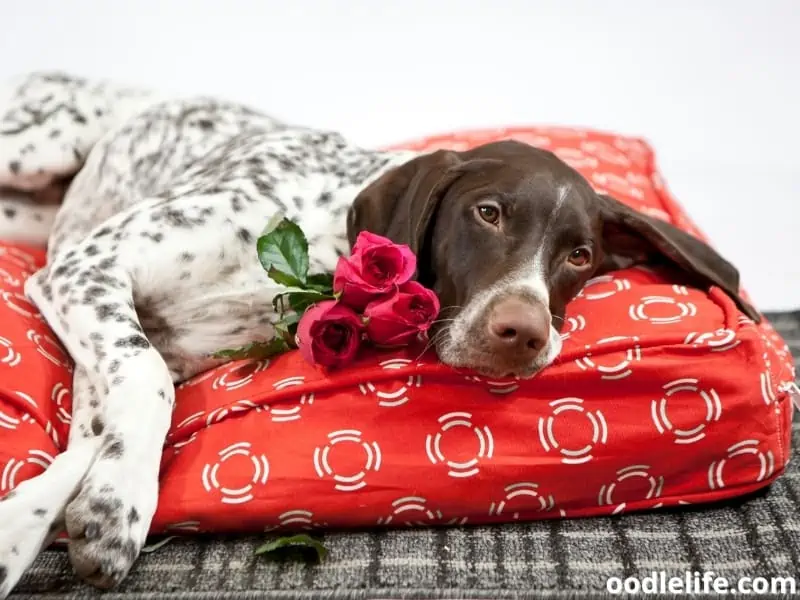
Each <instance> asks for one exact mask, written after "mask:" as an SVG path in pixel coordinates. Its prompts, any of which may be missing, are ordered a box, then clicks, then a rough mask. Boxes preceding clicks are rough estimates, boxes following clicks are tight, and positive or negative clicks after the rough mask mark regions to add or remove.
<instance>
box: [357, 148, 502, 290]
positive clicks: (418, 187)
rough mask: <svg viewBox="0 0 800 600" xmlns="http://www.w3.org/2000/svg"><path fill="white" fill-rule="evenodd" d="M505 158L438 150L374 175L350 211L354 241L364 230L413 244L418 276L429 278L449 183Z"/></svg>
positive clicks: (402, 242)
mask: <svg viewBox="0 0 800 600" xmlns="http://www.w3.org/2000/svg"><path fill="white" fill-rule="evenodd" d="M499 164H502V163H501V161H500V160H497V159H492V158H473V159H469V160H466V159H464V158H462V155H460V154H459V153H458V152H454V151H451V150H437V151H435V152H432V153H430V154H424V155H422V156H418V157H416V158H413V159H411V160H409V161H408V162H406V163H403V164H402V165H400V166H399V167H396V168H395V169H392V170H390V171H388V172H386V173H384V174H383V175H381V176H380V177H379V178H378V179H376V180H375V181H373V182H372V183H371V184H370V185H368V186H367V187H366V188H364V190H363V191H362V192H361V193H360V194H359V195H358V196H357V197H356V199H355V201H354V202H353V205H352V206H351V207H350V212H349V213H348V215H347V239H348V241H349V243H350V246H351V247H352V246H353V244H354V243H355V241H356V238H357V237H358V234H359V233H360V232H362V231H369V232H370V233H374V234H377V235H382V236H384V237H387V238H389V239H390V240H392V241H393V242H395V243H397V244H407V245H408V246H409V247H410V248H411V250H412V252H414V254H416V255H417V258H418V260H417V265H418V269H419V272H418V276H419V277H420V278H421V279H424V280H427V278H429V277H433V274H432V273H429V272H428V270H429V268H430V259H431V256H430V249H429V247H428V246H429V241H430V237H431V235H432V231H433V225H434V223H435V221H436V212H437V210H438V208H439V204H440V203H441V201H442V198H443V197H444V196H445V195H446V194H447V191H448V188H449V187H450V186H451V185H452V184H453V182H455V181H456V180H457V179H458V178H459V177H461V176H462V175H463V174H465V173H467V172H474V171H480V170H482V169H483V168H486V167H491V166H497V165H499Z"/></svg>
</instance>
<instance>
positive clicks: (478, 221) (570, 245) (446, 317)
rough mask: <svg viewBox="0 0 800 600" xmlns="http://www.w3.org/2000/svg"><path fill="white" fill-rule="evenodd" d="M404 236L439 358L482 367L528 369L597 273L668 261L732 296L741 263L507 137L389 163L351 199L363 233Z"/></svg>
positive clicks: (555, 344)
mask: <svg viewBox="0 0 800 600" xmlns="http://www.w3.org/2000/svg"><path fill="white" fill-rule="evenodd" d="M363 230H368V231H371V232H373V233H376V234H379V235H383V236H386V237H388V238H390V239H391V240H393V241H394V242H396V243H403V244H408V245H409V246H410V247H411V249H412V250H413V251H414V252H415V253H416V254H417V257H418V269H417V279H418V280H419V281H420V282H421V283H423V284H424V285H426V286H428V287H431V288H432V289H433V290H435V291H436V293H437V294H438V295H439V298H440V300H441V304H442V311H441V314H440V319H439V321H438V322H437V326H436V327H435V328H434V330H433V332H432V334H433V335H434V336H435V340H436V350H437V352H438V355H439V358H440V359H441V360H442V361H443V362H445V363H447V364H449V365H451V366H457V367H467V368H471V369H475V370H477V371H479V372H482V373H484V374H487V375H494V376H502V375H510V374H513V375H518V376H530V375H532V374H534V373H536V372H537V371H539V370H541V369H542V368H543V367H545V366H547V365H548V364H550V363H551V362H552V361H553V360H554V359H555V357H556V356H557V355H558V353H559V352H560V350H561V337H560V335H559V331H560V329H561V325H562V324H563V317H564V311H565V307H566V305H567V303H568V302H569V301H570V300H571V299H572V298H573V297H574V296H575V294H577V293H578V291H580V289H581V288H582V287H583V285H584V284H585V283H586V281H587V280H588V279H589V278H591V277H593V276H595V275H598V274H600V273H602V272H605V271H610V270H613V269H616V268H621V267H624V266H629V265H631V264H634V263H638V262H649V261H653V260H654V259H659V258H660V259H667V260H668V261H669V262H671V263H672V264H673V265H675V266H677V267H679V268H681V269H682V270H683V271H685V272H686V274H687V275H688V276H690V278H691V283H693V284H695V285H698V286H701V287H708V286H709V285H716V286H719V287H720V288H722V289H723V290H725V291H726V292H727V293H728V294H730V296H731V297H732V298H733V299H734V300H735V301H736V303H737V304H738V305H739V307H740V308H741V309H742V310H743V311H744V312H745V313H746V314H747V315H748V316H750V317H751V318H754V319H758V314H757V313H756V312H755V311H754V310H753V308H752V307H750V306H749V305H748V304H747V303H746V302H744V301H743V300H742V299H741V298H740V297H739V294H738V288H739V273H738V271H737V270H736V268H734V267H733V266H732V265H731V264H730V263H728V262H727V261H726V260H725V259H724V258H722V257H721V256H720V255H719V254H717V253H716V252H715V251H714V250H713V249H711V248H710V247H709V246H707V245H706V244H704V243H703V242H701V241H699V240H698V239H696V238H694V237H692V236H691V235H689V234H686V233H685V232H683V231H681V230H679V229H677V228H675V227H673V226H671V225H669V224H668V223H665V222H662V221H659V220H656V219H652V218H650V217H648V216H646V215H643V214H640V213H638V212H636V211H634V210H632V209H630V208H628V207H627V206H625V205H624V204H622V203H620V202H618V201H616V200H614V199H613V198H610V197H608V196H603V195H599V194H597V193H595V192H594V190H593V189H592V188H591V186H590V185H589V184H588V183H587V181H586V180H585V179H584V178H583V177H582V176H581V175H580V174H579V173H578V172H577V171H575V170H574V169H572V168H570V167H569V166H568V165H567V164H565V163H564V162H563V161H561V160H560V159H558V158H557V157H556V156H555V155H554V154H552V153H550V152H547V151H544V150H540V149H537V148H534V147H532V146H529V145H527V144H523V143H520V142H515V141H501V142H494V143H490V144H486V145H483V146H479V147H477V148H474V149H472V150H468V151H466V152H452V151H447V150H439V151H437V152H433V153H431V154H427V155H423V156H420V157H417V158H414V159H412V160H410V161H408V162H407V163H405V164H403V165H401V166H399V167H397V168H395V169H394V170H392V171H389V172H387V173H386V174H384V175H383V176H381V177H380V178H378V179H377V180H376V181H374V182H373V183H372V184H371V185H369V186H368V187H367V188H365V189H364V190H363V191H362V192H361V193H360V194H359V196H358V197H357V198H356V200H355V202H354V204H353V206H352V208H351V211H350V214H349V216H348V237H349V240H350V244H351V245H352V244H353V242H354V241H355V238H356V236H357V235H358V233H359V232H360V231H363Z"/></svg>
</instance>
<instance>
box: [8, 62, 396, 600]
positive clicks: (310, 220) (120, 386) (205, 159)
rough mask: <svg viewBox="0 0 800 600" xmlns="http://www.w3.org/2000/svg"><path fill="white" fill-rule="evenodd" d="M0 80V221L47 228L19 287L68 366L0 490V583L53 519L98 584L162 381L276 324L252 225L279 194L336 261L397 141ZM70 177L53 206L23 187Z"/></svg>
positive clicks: (143, 469) (228, 111)
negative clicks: (362, 198)
mask: <svg viewBox="0 0 800 600" xmlns="http://www.w3.org/2000/svg"><path fill="white" fill-rule="evenodd" d="M3 97H4V98H5V102H6V105H5V107H4V106H3V105H0V115H3V114H4V116H3V117H2V118H0V185H2V186H4V187H6V188H9V189H14V190H17V191H15V192H14V194H16V196H13V195H8V196H2V195H0V212H3V211H4V210H5V209H6V208H16V211H15V212H14V214H13V215H11V216H10V217H8V220H7V221H6V222H3V221H0V238H9V237H10V238H12V239H14V238H15V235H16V239H26V240H27V241H31V238H36V235H35V233H36V232H38V234H39V236H40V239H39V241H40V242H44V241H45V239H44V236H45V234H46V232H47V231H48V230H49V235H48V236H47V241H48V260H47V265H46V266H45V267H44V268H43V269H41V270H40V271H39V272H37V273H36V274H35V275H34V276H32V277H31V278H30V279H29V280H28V282H27V285H26V293H27V294H28V296H29V297H30V298H31V300H32V301H33V302H34V303H35V304H36V305H37V306H38V307H39V309H40V310H41V312H42V314H43V316H44V317H45V319H46V320H47V322H48V324H49V325H50V326H51V327H52V328H53V330H54V331H55V333H56V334H57V335H58V337H59V338H60V340H61V341H62V342H63V344H64V345H65V347H66V348H67V350H68V351H69V353H70V355H71V356H72V358H73V359H74V361H75V370H74V382H73V383H74V390H73V396H74V405H73V415H72V427H71V430H70V436H69V441H68V446H67V449H66V451H65V452H64V453H63V454H61V455H60V456H59V457H58V458H57V459H56V463H54V465H53V466H52V467H50V468H49V469H48V470H47V471H46V472H45V473H43V474H42V475H40V476H38V477H36V478H33V479H31V480H28V481H26V482H24V483H22V484H21V485H20V486H19V487H18V488H17V490H15V493H14V494H13V497H9V496H7V497H6V498H4V502H1V503H0V598H2V597H5V596H6V595H7V594H8V593H9V592H10V590H11V589H12V587H13V586H14V585H15V584H16V582H17V581H18V580H19V578H20V577H21V576H22V574H23V573H24V571H25V569H26V568H27V567H28V566H29V565H30V564H31V563H32V562H33V560H34V559H35V557H36V556H37V554H38V553H39V551H40V550H41V549H42V548H43V547H45V546H46V545H47V544H48V543H50V541H51V540H52V539H53V537H54V536H55V535H57V534H58V533H60V532H62V531H66V533H67V534H68V536H69V555H70V559H71V562H72V564H73V566H74V568H75V570H76V572H77V573H78V575H80V576H81V577H82V578H84V579H85V580H86V581H88V582H89V583H91V584H94V585H96V586H98V587H101V588H110V587H113V586H115V585H116V584H118V583H119V582H120V581H121V580H122V579H123V578H124V577H125V575H126V574H127V572H128V570H129V569H130V567H131V565H132V564H133V562H134V561H135V559H136V557H137V555H138V554H139V552H140V550H141V548H142V546H143V544H144V542H145V537H146V535H147V532H148V529H149V526H150V523H151V520H152V517H153V514H154V512H155V508H156V501H157V496H158V470H159V463H160V459H161V451H162V447H163V443H164V440H165V437H166V434H167V430H168V427H169V424H170V418H171V413H172V408H173V404H174V401H175V392H174V384H175V383H177V382H180V381H182V380H184V379H186V378H188V377H191V376H192V375H194V374H196V373H199V372H200V371H203V370H205V369H208V368H210V367H213V366H216V365H218V364H220V362H221V361H220V360H219V359H215V358H212V356H211V355H212V354H213V353H214V352H215V351H217V350H219V349H222V348H230V347H237V346H242V345H245V344H248V343H251V342H256V341H262V340H267V339H269V338H271V337H272V336H273V333H274V331H273V328H272V323H273V322H274V320H275V319H276V315H275V314H274V313H273V311H272V298H273V297H274V295H275V294H276V292H278V291H279V286H277V285H276V284H275V283H273V282H272V281H271V280H269V278H267V276H266V274H265V273H264V271H263V269H262V267H261V266H260V264H259V262H258V259H257V255H256V252H255V243H254V241H255V239H256V238H257V237H258V235H259V234H260V232H261V231H262V230H263V227H264V225H265V224H266V223H267V222H268V221H269V220H270V218H272V217H273V216H275V215H276V214H277V213H279V212H280V213H283V214H284V215H285V216H287V217H288V218H290V219H292V220H294V221H295V222H297V223H298V224H299V225H300V227H301V228H302V229H303V230H304V231H305V232H306V234H307V236H308V237H309V242H310V255H311V256H310V258H311V266H312V269H313V270H315V271H318V272H320V271H329V270H332V269H333V268H334V266H335V262H336V260H337V258H338V256H339V255H341V254H342V253H345V252H347V250H348V244H347V239H346V214H347V210H348V208H349V206H350V204H351V202H352V200H353V199H354V198H355V196H356V195H357V193H358V192H359V191H360V190H361V189H362V188H363V187H364V186H365V185H367V184H368V183H369V182H371V181H372V180H374V179H375V178H376V177H378V176H379V175H380V174H382V173H384V172H385V171H386V170H387V169H389V168H391V167H393V166H396V165H398V164H400V163H401V162H404V161H405V160H407V159H408V158H409V157H410V153H406V152H396V153H385V152H377V151H373V150H365V149H362V148H359V147H357V146H355V145H353V144H351V143H349V142H348V141H346V140H345V139H344V138H342V137H341V136H340V135H338V134H336V133H332V132H324V131H316V130H312V129H305V128H300V127H295V126H291V125H289V124H286V123H282V122H279V121H277V120H275V119H273V118H271V117H269V116H267V115H264V114H262V113H260V112H258V111H255V110H252V109H250V108H247V107H245V106H241V105H238V104H235V103H229V102H224V101H220V100H218V99H214V98H203V97H198V98H178V99H164V98H158V97H156V96H155V95H154V94H151V93H148V92H143V91H138V90H133V89H128V88H121V87H117V86H112V85H110V84H96V83H91V82H87V81H86V80H82V79H79V78H74V77H70V76H67V75H62V74H52V73H50V74H36V75H32V76H30V77H28V78H23V79H22V80H21V82H20V81H17V82H15V83H13V84H12V86H10V89H6V91H5V92H0V99H2V98H3ZM3 111H4V112H3ZM56 132H58V133H56ZM73 176H74V179H72V182H71V185H70V186H69V188H68V190H67V192H66V195H65V196H64V199H63V204H62V207H61V209H60V210H59V211H58V212H57V213H55V211H54V210H53V209H52V208H46V207H45V206H44V205H41V204H37V203H36V200H35V195H36V193H37V192H41V190H45V189H47V188H48V187H50V186H53V185H54V184H56V183H57V182H58V181H61V180H63V179H64V178H72V177H73ZM21 193H28V194H29V195H30V196H31V197H28V198H20V197H19V194H21ZM9 200H12V201H13V202H9ZM21 206H24V207H25V211H23V210H21V209H20V207H21ZM26 211H27V212H26ZM37 211H38V212H39V213H43V212H46V211H49V212H47V214H48V215H50V216H49V220H48V217H47V216H45V215H44V214H43V215H42V217H41V219H37V218H36V216H35V215H36V214H37ZM23 212H24V213H25V214H26V215H27V216H26V217H25V219H27V221H25V223H27V224H30V223H31V222H36V223H40V224H41V227H40V228H39V229H36V228H35V227H34V228H30V227H28V226H27V225H23V221H22V220H21V214H22V213H23ZM51 222H52V228H50V227H49V224H50V223H51ZM15 224H16V225H15ZM23 231H25V232H26V233H24V234H23V233H22V232H23ZM32 231H33V232H34V233H31V232H32ZM15 232H16V234H15ZM34 241H35V240H34Z"/></svg>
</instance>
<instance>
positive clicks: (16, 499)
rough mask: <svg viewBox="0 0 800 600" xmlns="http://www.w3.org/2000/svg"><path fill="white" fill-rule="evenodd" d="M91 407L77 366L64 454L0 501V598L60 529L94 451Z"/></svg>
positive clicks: (91, 395) (93, 400)
mask: <svg viewBox="0 0 800 600" xmlns="http://www.w3.org/2000/svg"><path fill="white" fill-rule="evenodd" d="M94 406H99V402H98V398H97V396H96V394H95V390H94V386H92V384H91V382H90V381H89V378H88V376H87V373H86V371H85V370H84V369H82V368H77V369H75V373H74V376H73V386H72V427H71V429H70V435H69V442H68V445H67V450H66V451H65V452H63V453H61V454H59V455H58V456H56V458H55V461H54V462H53V464H52V465H50V467H48V469H47V470H46V471H45V472H44V473H42V474H41V475H39V476H37V477H34V478H33V479H28V480H27V481H23V482H22V483H21V484H20V485H18V486H17V487H16V488H15V489H14V490H13V491H12V492H10V493H9V494H8V495H6V496H5V497H3V498H2V500H0V598H5V597H6V595H8V593H9V592H10V591H11V589H12V588H13V587H14V586H15V585H16V584H17V582H18V581H19V579H20V577H22V575H23V574H24V572H25V570H26V569H27V568H28V567H29V566H30V564H31V563H33V561H34V560H35V559H36V556H37V555H38V554H39V552H40V551H41V550H42V549H43V548H46V547H47V546H48V545H50V543H51V542H52V541H53V539H54V538H55V537H56V535H58V534H59V533H61V532H62V531H63V530H64V511H65V509H66V507H67V505H68V504H69V502H70V501H71V500H72V499H73V498H74V497H75V494H77V492H78V490H79V489H80V484H81V482H82V481H83V478H84V476H85V475H86V473H87V472H88V470H89V467H91V465H92V463H93V461H94V459H95V457H96V455H97V451H98V449H99V448H100V443H101V439H100V438H98V437H96V436H94V435H92V433H93V432H92V428H91V424H92V421H93V419H94V413H96V412H97V409H95V408H93V407H94ZM86 432H89V434H88V435H87V434H86Z"/></svg>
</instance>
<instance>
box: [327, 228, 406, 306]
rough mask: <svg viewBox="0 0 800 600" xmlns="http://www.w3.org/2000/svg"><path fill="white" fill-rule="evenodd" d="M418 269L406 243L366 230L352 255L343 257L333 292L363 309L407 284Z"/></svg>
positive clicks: (343, 300) (335, 275)
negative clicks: (377, 298) (376, 299)
mask: <svg viewBox="0 0 800 600" xmlns="http://www.w3.org/2000/svg"><path fill="white" fill-rule="evenodd" d="M416 268H417V257H416V256H414V253H413V252H412V251H411V248H409V247H408V246H406V245H405V244H395V243H394V242H392V241H391V240H388V239H386V238H385V237H381V236H379V235H375V234H374V233H369V232H368V231H362V232H361V233H359V234H358V238H356V243H355V245H353V252H352V253H351V255H350V256H349V257H342V258H340V259H339V262H338V264H337V265H336V271H335V273H334V274H333V291H334V292H335V293H336V294H337V295H338V297H339V299H340V300H341V301H342V302H343V303H344V304H346V305H347V306H349V307H351V308H352V309H354V310H357V311H360V310H363V308H364V307H365V306H366V305H367V304H369V303H370V301H372V300H374V299H375V298H376V297H377V296H382V295H385V294H387V293H389V292H392V291H394V290H395V289H396V288H397V286H399V285H402V284H404V283H405V282H407V281H408V280H409V279H411V277H412V275H414V270H415V269H416Z"/></svg>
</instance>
